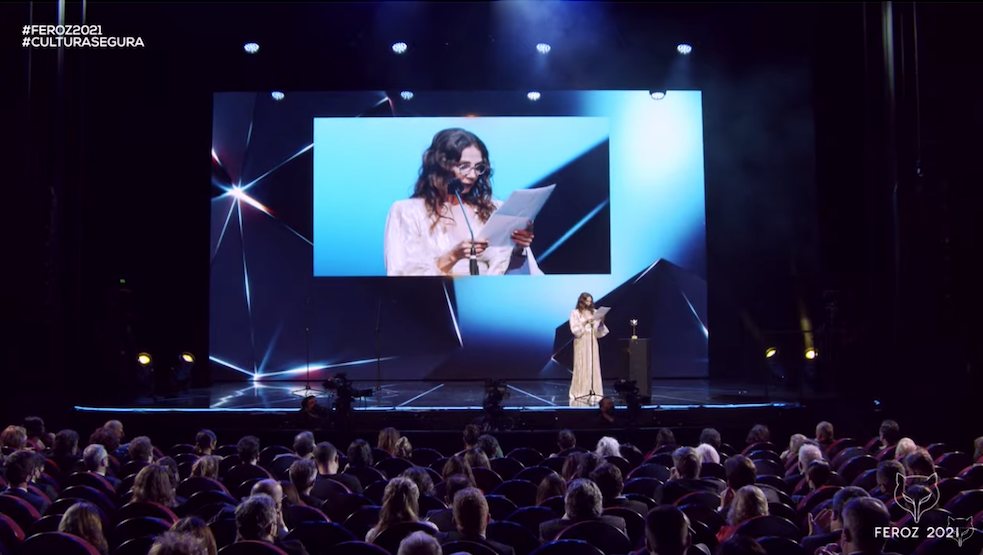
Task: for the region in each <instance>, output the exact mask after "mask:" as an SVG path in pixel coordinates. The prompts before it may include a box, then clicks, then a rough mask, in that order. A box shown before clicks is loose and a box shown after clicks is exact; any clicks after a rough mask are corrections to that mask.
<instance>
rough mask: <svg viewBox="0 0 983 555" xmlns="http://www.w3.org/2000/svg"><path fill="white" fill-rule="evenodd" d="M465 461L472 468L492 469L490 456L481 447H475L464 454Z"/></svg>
mask: <svg viewBox="0 0 983 555" xmlns="http://www.w3.org/2000/svg"><path fill="white" fill-rule="evenodd" d="M464 460H465V462H467V463H468V466H470V467H471V468H488V469H490V468H491V461H490V460H488V455H487V454H485V451H484V450H483V449H481V448H480V447H475V448H474V449H470V450H468V451H466V452H465V453H464Z"/></svg>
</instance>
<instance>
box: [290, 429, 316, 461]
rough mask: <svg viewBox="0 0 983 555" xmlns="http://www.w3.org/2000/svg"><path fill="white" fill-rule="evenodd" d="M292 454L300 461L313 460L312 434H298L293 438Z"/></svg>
mask: <svg viewBox="0 0 983 555" xmlns="http://www.w3.org/2000/svg"><path fill="white" fill-rule="evenodd" d="M294 453H297V456H298V457H300V458H302V459H311V458H314V434H313V433H312V432H306V431H305V432H300V433H299V434H297V435H295V436H294Z"/></svg>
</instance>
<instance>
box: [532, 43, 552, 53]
mask: <svg viewBox="0 0 983 555" xmlns="http://www.w3.org/2000/svg"><path fill="white" fill-rule="evenodd" d="M550 50H553V47H552V46H550V45H549V43H546V42H541V43H539V44H537V45H536V52H539V53H540V54H549V53H550Z"/></svg>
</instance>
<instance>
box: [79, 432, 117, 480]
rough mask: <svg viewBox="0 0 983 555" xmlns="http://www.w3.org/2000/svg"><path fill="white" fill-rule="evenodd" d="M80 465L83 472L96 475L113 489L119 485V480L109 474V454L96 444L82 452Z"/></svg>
mask: <svg viewBox="0 0 983 555" xmlns="http://www.w3.org/2000/svg"><path fill="white" fill-rule="evenodd" d="M82 463H83V464H84V465H85V470H86V471H87V472H91V473H93V474H98V475H99V476H102V477H103V478H105V479H106V481H107V482H109V484H110V485H111V486H113V487H114V488H115V487H116V486H118V485H119V479H117V478H116V477H115V476H111V475H110V474H109V473H108V472H109V452H108V451H106V448H105V447H103V446H102V445H99V444H98V443H93V444H92V445H89V446H88V447H86V448H85V450H84V451H82Z"/></svg>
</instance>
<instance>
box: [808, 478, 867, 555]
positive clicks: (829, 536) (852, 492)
mask: <svg viewBox="0 0 983 555" xmlns="http://www.w3.org/2000/svg"><path fill="white" fill-rule="evenodd" d="M857 497H869V494H868V493H867V492H866V491H864V490H863V488H858V487H854V486H848V487H845V488H842V489H840V490H839V491H837V492H836V494H834V495H833V502H832V503H831V504H830V508H829V509H824V510H822V511H820V513H819V514H818V515H816V517H815V518H813V516H812V515H811V514H810V515H809V516H808V524H809V530H808V535H807V536H806V537H804V538H802V541H801V542H800V543H801V545H802V547H803V549H804V550H805V552H806V553H807V554H810V555H811V554H813V553H815V552H816V549H819V548H820V547H824V546H828V545H829V544H838V543H840V535H841V532H842V530H843V507H844V506H845V505H846V504H847V502H848V501H850V500H851V499H856V498H857Z"/></svg>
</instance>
